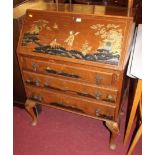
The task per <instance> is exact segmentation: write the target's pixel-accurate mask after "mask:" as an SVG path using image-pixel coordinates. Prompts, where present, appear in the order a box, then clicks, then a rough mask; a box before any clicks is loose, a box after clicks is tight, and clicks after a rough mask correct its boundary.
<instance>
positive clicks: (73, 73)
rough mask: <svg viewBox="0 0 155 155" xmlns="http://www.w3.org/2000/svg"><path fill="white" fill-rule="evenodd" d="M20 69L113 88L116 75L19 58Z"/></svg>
mask: <svg viewBox="0 0 155 155" xmlns="http://www.w3.org/2000/svg"><path fill="white" fill-rule="evenodd" d="M20 60H21V64H22V68H23V69H25V70H29V71H33V72H38V73H42V74H47V75H52V76H63V77H66V78H69V79H72V80H76V81H77V80H78V81H82V82H86V83H92V84H96V85H100V86H101V85H103V86H108V87H109V86H110V87H111V86H113V84H114V78H116V74H114V75H113V73H107V72H101V71H96V70H92V69H90V68H89V69H87V67H85V68H82V67H77V66H74V65H72V66H71V65H67V64H61V63H56V62H54V61H53V62H51V61H43V60H36V59H32V58H26V57H21V58H20Z"/></svg>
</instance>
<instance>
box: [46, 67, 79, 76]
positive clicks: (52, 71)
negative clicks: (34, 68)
mask: <svg viewBox="0 0 155 155" xmlns="http://www.w3.org/2000/svg"><path fill="white" fill-rule="evenodd" d="M45 71H46V72H47V73H52V74H57V75H62V76H66V77H71V78H80V76H79V75H76V74H69V73H65V72H59V71H55V70H53V69H51V68H50V67H46V69H45Z"/></svg>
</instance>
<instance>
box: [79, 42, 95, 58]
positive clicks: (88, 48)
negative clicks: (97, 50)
mask: <svg viewBox="0 0 155 155" xmlns="http://www.w3.org/2000/svg"><path fill="white" fill-rule="evenodd" d="M91 49H92V47H91V46H89V43H88V41H87V40H86V41H85V43H84V44H83V45H82V48H81V51H82V54H83V55H84V56H85V55H86V54H88V53H89V52H90V51H91Z"/></svg>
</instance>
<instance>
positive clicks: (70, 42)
mask: <svg viewBox="0 0 155 155" xmlns="http://www.w3.org/2000/svg"><path fill="white" fill-rule="evenodd" d="M79 33H80V32H75V33H74V31H70V32H69V36H68V37H67V39H66V40H65V41H64V42H65V43H67V45H68V46H69V47H72V46H73V43H74V39H75V36H77V35H78V34H79Z"/></svg>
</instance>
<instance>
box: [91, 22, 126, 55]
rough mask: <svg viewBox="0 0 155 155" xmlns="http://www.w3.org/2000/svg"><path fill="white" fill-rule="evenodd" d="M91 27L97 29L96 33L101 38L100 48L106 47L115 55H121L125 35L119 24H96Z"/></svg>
mask: <svg viewBox="0 0 155 155" xmlns="http://www.w3.org/2000/svg"><path fill="white" fill-rule="evenodd" d="M90 28H91V29H93V30H96V32H95V35H96V36H99V37H100V38H101V41H100V45H99V47H98V49H105V50H107V51H109V52H110V53H112V54H113V55H117V54H119V55H120V52H121V47H122V41H123V35H122V29H120V26H119V25H114V24H108V25H106V26H105V25H104V24H96V25H92V26H91V27H90Z"/></svg>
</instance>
